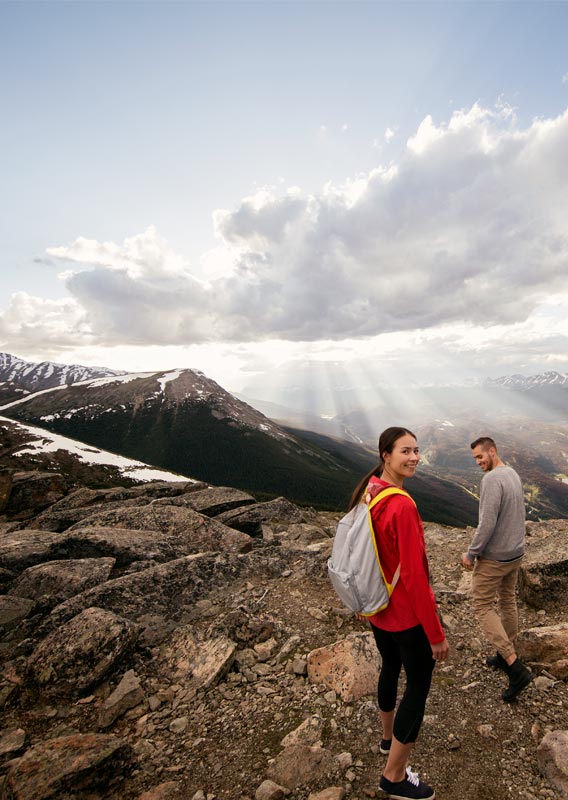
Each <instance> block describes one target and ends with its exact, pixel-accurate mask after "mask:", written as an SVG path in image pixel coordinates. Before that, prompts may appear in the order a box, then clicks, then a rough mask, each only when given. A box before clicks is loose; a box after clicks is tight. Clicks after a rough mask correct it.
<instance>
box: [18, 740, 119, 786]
mask: <svg viewBox="0 0 568 800" xmlns="http://www.w3.org/2000/svg"><path fill="white" fill-rule="evenodd" d="M132 756H133V753H132V748H131V747H130V745H129V744H127V743H126V742H123V741H122V740H121V739H118V738H117V737H115V736H109V735H105V734H76V735H73V736H63V737H59V738H56V739H48V740H46V741H44V742H40V743H39V744H37V745H35V746H34V747H32V748H30V749H29V750H28V751H27V752H26V753H24V755H23V756H22V758H21V759H20V760H19V762H18V763H17V764H16V765H15V766H14V767H12V768H11V769H10V770H9V772H8V775H7V777H6V782H5V785H4V794H3V800H61V798H67V797H69V798H79V797H87V796H90V795H89V793H90V792H94V791H95V790H101V789H103V790H104V789H107V788H108V787H109V785H112V784H120V783H121V779H122V778H124V777H125V773H126V772H127V770H128V769H129V767H130V766H131V763H132Z"/></svg>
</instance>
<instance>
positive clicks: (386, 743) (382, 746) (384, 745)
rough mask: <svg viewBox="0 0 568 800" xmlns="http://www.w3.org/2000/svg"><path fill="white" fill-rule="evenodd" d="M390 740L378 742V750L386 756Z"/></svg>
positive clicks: (388, 751)
mask: <svg viewBox="0 0 568 800" xmlns="http://www.w3.org/2000/svg"><path fill="white" fill-rule="evenodd" d="M391 742H392V739H381V741H380V742H379V750H380V751H381V753H382V754H383V755H384V756H386V755H388V754H389V753H390V749H391Z"/></svg>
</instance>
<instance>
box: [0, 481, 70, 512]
mask: <svg viewBox="0 0 568 800" xmlns="http://www.w3.org/2000/svg"><path fill="white" fill-rule="evenodd" d="M65 489H66V486H65V480H64V478H63V476H62V475H60V474H59V473H57V472H15V473H14V474H13V475H12V486H11V489H10V494H9V496H8V499H7V502H6V505H5V507H4V510H5V512H6V513H7V514H10V516H11V517H15V518H17V517H20V518H23V517H29V516H32V515H33V513H34V512H35V513H37V512H38V511H40V510H41V509H43V508H47V506H49V505H51V504H52V503H55V502H56V501H57V500H59V499H60V498H61V497H63V495H64V494H65Z"/></svg>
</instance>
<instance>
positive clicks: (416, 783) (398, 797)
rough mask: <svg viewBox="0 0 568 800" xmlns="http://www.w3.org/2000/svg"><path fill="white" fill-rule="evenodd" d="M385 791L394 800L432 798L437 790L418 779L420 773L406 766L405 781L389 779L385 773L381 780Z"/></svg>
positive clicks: (426, 799)
mask: <svg viewBox="0 0 568 800" xmlns="http://www.w3.org/2000/svg"><path fill="white" fill-rule="evenodd" d="M379 786H380V788H381V789H382V791H383V792H386V794H387V795H388V796H389V797H390V798H392V800H432V799H433V798H434V797H436V792H435V791H434V789H432V787H431V786H428V784H427V783H424V781H421V780H418V773H417V772H412V771H411V769H410V767H407V768H406V777H405V779H404V780H403V781H389V780H387V779H386V778H385V776H384V775H383V776H382V777H381V780H380V782H379Z"/></svg>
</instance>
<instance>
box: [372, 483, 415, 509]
mask: <svg viewBox="0 0 568 800" xmlns="http://www.w3.org/2000/svg"><path fill="white" fill-rule="evenodd" d="M393 494H402V495H404V496H405V497H408V499H409V500H412V497H411V496H410V495H409V494H408V492H405V491H404V489H399V487H398V486H387V487H386V488H384V489H381V491H380V492H379V493H378V495H377V496H376V497H373V499H372V500H371V502H370V503H369V511H370V510H371V509H372V508H374V507H375V506H376V505H377V503H379V502H380V501H381V500H385V499H386V498H387V497H390V496H391V495H393ZM412 502H413V503H414V500H412ZM414 505H416V503H414Z"/></svg>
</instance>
